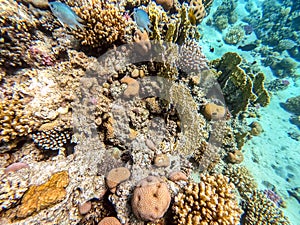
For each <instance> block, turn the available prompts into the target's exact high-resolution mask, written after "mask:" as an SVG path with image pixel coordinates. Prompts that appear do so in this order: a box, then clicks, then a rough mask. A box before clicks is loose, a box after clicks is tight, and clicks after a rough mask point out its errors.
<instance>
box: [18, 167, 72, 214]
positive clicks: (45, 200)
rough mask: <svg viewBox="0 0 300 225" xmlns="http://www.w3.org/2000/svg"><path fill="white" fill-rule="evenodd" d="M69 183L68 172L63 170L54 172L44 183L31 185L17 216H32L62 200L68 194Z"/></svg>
mask: <svg viewBox="0 0 300 225" xmlns="http://www.w3.org/2000/svg"><path fill="white" fill-rule="evenodd" d="M68 184H69V176H68V172H66V171H62V172H58V173H55V174H53V175H52V176H51V177H50V179H49V180H48V181H47V182H46V183H44V184H41V185H39V186H35V185H33V186H30V187H29V189H28V190H27V192H26V193H25V194H24V196H23V198H22V201H21V205H20V206H19V207H18V210H17V217H18V218H24V217H27V216H30V215H32V214H33V213H35V212H38V211H40V210H42V209H45V208H48V207H50V206H51V205H54V204H56V203H58V202H60V201H62V200H63V199H64V198H65V196H66V194H67V192H66V190H65V187H66V186H68Z"/></svg>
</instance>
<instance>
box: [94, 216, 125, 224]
mask: <svg viewBox="0 0 300 225" xmlns="http://www.w3.org/2000/svg"><path fill="white" fill-rule="evenodd" d="M98 225H121V223H120V221H119V220H118V219H117V218H115V217H105V218H103V219H102V220H101V221H100V223H98Z"/></svg>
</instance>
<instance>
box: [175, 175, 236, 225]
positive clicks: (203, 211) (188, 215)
mask: <svg viewBox="0 0 300 225" xmlns="http://www.w3.org/2000/svg"><path fill="white" fill-rule="evenodd" d="M233 190H234V185H233V184H232V183H230V184H229V183H228V178H227V177H225V176H223V175H221V174H219V175H215V176H210V175H206V176H205V175H201V182H200V183H199V184H198V183H194V182H190V183H189V184H188V185H187V186H185V187H184V188H183V190H182V191H181V192H180V193H179V194H178V195H177V196H176V197H175V203H174V205H173V211H174V214H175V217H174V219H175V222H176V224H184V225H194V224H203V225H204V224H216V225H217V224H222V225H225V224H227V225H233V224H236V225H237V224H239V222H240V216H241V213H242V210H241V209H240V208H239V205H238V202H237V200H236V197H235V195H234V194H233V193H232V192H233Z"/></svg>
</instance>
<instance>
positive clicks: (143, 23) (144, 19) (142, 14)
mask: <svg viewBox="0 0 300 225" xmlns="http://www.w3.org/2000/svg"><path fill="white" fill-rule="evenodd" d="M133 18H134V21H135V22H136V24H137V25H138V27H139V28H140V30H141V31H143V30H147V31H148V32H151V30H150V29H149V27H148V26H149V25H150V20H149V16H148V14H147V13H146V11H145V10H142V9H137V8H135V9H134V10H133Z"/></svg>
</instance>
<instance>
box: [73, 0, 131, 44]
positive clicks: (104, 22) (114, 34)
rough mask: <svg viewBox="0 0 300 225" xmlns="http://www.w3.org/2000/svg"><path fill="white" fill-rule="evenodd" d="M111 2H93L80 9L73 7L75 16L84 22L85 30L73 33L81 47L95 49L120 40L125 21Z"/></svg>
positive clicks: (95, 0)
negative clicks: (85, 46)
mask: <svg viewBox="0 0 300 225" xmlns="http://www.w3.org/2000/svg"><path fill="white" fill-rule="evenodd" d="M112 2H113V1H103V0H94V1H88V3H86V4H84V5H83V6H81V7H74V11H75V12H76V14H77V15H78V16H79V17H80V18H82V19H83V20H84V21H85V29H82V30H81V29H78V30H76V31H73V34H74V35H75V37H76V38H78V39H79V40H80V41H81V44H82V45H87V46H90V47H93V48H96V47H100V46H108V45H109V44H112V43H113V42H115V41H117V40H122V38H123V37H124V35H125V28H126V20H125V18H124V17H123V16H122V13H121V11H120V10H119V9H118V8H117V6H116V5H115V4H113V3H112Z"/></svg>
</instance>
